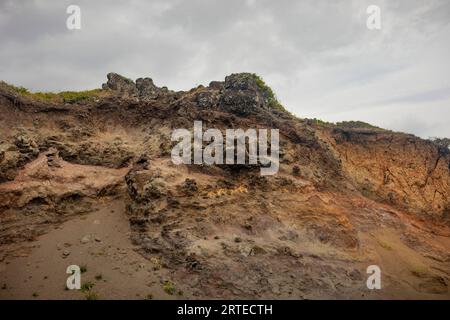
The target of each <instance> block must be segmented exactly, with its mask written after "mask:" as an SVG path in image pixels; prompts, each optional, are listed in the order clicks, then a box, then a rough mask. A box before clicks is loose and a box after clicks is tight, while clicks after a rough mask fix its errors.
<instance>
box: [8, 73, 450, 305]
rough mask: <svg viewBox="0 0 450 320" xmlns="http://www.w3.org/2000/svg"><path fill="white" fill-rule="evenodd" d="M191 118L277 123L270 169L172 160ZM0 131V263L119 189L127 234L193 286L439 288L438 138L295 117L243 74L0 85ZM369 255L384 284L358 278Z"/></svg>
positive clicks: (165, 271)
mask: <svg viewBox="0 0 450 320" xmlns="http://www.w3.org/2000/svg"><path fill="white" fill-rule="evenodd" d="M195 120H201V121H203V125H204V127H205V128H217V129H220V130H221V131H222V132H225V129H229V128H241V129H244V130H245V129H248V128H254V129H272V128H273V129H279V134H280V168H279V171H278V173H277V174H276V175H273V176H265V177H262V176H261V175H260V170H259V167H258V166H257V165H256V166H254V165H253V166H252V165H211V166H208V165H178V166H177V165H174V164H173V163H172V161H171V159H170V152H171V149H172V146H173V143H172V142H171V141H170V136H171V133H172V130H173V129H177V128H186V129H192V127H193V123H194V121H195ZM0 132H1V141H0V182H1V183H0V219H1V222H2V223H1V227H0V246H1V247H2V250H1V253H2V255H1V256H0V260H2V261H4V262H6V261H9V260H10V259H13V258H12V257H13V256H14V255H15V253H16V252H18V251H20V250H22V249H23V247H24V246H26V241H39V239H40V238H39V236H41V235H42V234H46V233H48V232H49V230H50V229H51V226H53V225H61V224H62V223H64V222H65V221H67V220H69V219H72V218H73V217H77V216H79V215H85V214H91V213H92V212H93V211H95V210H96V209H97V208H99V207H100V206H104V205H105V204H108V203H112V202H113V201H115V200H117V199H119V200H120V201H121V202H125V203H126V210H125V211H120V210H119V211H116V212H115V214H120V215H124V216H126V217H127V218H128V220H129V225H130V235H129V240H130V242H131V243H132V244H134V245H135V246H136V250H137V251H138V252H139V253H140V254H141V255H142V256H143V257H145V258H146V259H147V260H146V261H147V264H148V265H150V266H152V268H153V269H152V270H153V271H152V272H154V273H155V274H157V275H158V276H161V277H162V278H163V279H168V280H167V281H170V283H174V284H176V286H177V288H180V289H181V290H182V291H183V292H184V295H185V296H186V297H188V298H224V297H234V298H347V297H349V298H361V297H368V298H379V297H384V298H430V297H431V298H449V297H450V296H449V289H448V286H449V281H450V278H449V277H450V274H449V272H450V271H449V270H450V255H449V252H450V238H449V236H450V220H449V219H450V218H449V208H450V203H449V195H450V168H449V162H450V156H449V154H448V151H447V150H445V149H442V148H439V147H438V146H437V145H435V144H434V143H432V142H430V141H426V140H422V139H419V138H417V137H414V136H411V135H406V134H402V133H394V132H389V131H385V130H381V129H367V128H343V127H337V126H333V125H318V124H315V123H313V122H311V121H308V120H302V119H298V118H295V117H293V116H292V115H290V114H289V113H288V112H286V111H285V110H284V109H283V108H282V107H281V106H280V105H279V104H278V103H277V102H276V99H275V98H274V96H273V93H272V92H271V90H270V88H268V87H267V86H265V85H264V83H263V82H262V81H261V79H259V78H258V77H256V76H254V75H251V74H235V75H231V76H229V77H227V78H226V79H225V81H224V82H219V81H215V82H211V83H210V85H209V86H208V87H203V86H199V87H197V88H195V89H192V90H190V91H187V92H173V91H170V90H168V89H167V88H164V87H163V88H160V87H158V86H156V85H155V84H154V83H153V81H152V80H151V79H150V78H144V79H138V80H137V81H136V82H134V81H131V80H129V79H126V78H123V77H121V76H119V75H117V74H110V75H108V82H107V83H105V84H104V85H103V89H102V90H97V91H95V92H91V93H89V94H86V95H79V94H71V95H70V96H69V98H68V96H67V95H66V96H65V95H53V96H50V97H44V98H43V97H42V96H38V95H36V94H30V93H26V92H25V93H24V92H22V93H20V91H19V92H18V90H17V89H14V88H12V87H10V86H7V85H6V84H3V85H1V86H0ZM111 233H114V230H111ZM31 243H32V242H31ZM372 264H376V265H379V266H380V268H381V270H382V272H383V279H384V280H383V281H384V282H383V290H375V291H373V290H368V289H367V288H366V284H365V283H366V277H367V275H366V268H367V266H369V265H372Z"/></svg>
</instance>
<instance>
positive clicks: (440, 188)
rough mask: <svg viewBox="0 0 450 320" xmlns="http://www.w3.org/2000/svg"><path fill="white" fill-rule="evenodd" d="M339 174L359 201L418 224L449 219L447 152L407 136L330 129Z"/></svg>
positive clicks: (358, 130) (449, 162) (449, 186)
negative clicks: (392, 209)
mask: <svg viewBox="0 0 450 320" xmlns="http://www.w3.org/2000/svg"><path fill="white" fill-rule="evenodd" d="M330 135H331V137H332V144H333V147H334V148H335V149H336V151H337V152H338V153H339V158H340V159H341V160H342V166H343V170H344V171H345V172H346V174H347V175H348V177H350V179H351V181H352V183H353V184H354V185H355V186H356V187H357V189H358V190H359V191H361V193H362V194H363V195H365V196H368V197H370V198H372V199H375V200H377V201H380V202H384V203H388V204H392V205H395V206H397V207H399V208H402V209H404V210H407V211H408V212H411V213H414V214H417V215H420V216H422V217H424V218H433V219H435V220H436V221H444V220H447V221H448V219H449V216H450V202H449V199H450V194H449V191H450V176H449V172H450V166H449V165H450V156H449V154H450V152H449V150H448V149H444V148H440V147H439V146H436V145H435V144H434V143H432V142H430V141H427V140H422V139H418V138H416V137H414V136H412V135H406V134H402V133H392V132H387V131H382V130H381V131H380V130H367V129H347V130H346V129H332V130H331V132H330Z"/></svg>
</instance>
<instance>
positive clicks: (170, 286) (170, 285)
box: [163, 280, 177, 296]
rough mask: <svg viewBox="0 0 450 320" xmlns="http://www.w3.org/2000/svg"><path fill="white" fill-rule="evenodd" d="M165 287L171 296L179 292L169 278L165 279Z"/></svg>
mask: <svg viewBox="0 0 450 320" xmlns="http://www.w3.org/2000/svg"><path fill="white" fill-rule="evenodd" d="M163 289H164V291H165V292H166V293H167V294H170V295H171V296H172V295H174V294H175V293H176V292H177V290H176V288H175V285H174V284H173V282H171V281H169V280H167V281H164V284H163Z"/></svg>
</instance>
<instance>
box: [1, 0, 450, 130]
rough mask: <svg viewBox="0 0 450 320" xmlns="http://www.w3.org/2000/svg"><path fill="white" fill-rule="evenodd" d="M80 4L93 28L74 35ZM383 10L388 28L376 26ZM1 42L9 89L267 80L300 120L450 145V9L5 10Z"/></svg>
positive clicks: (252, 2)
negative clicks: (449, 140)
mask: <svg viewBox="0 0 450 320" xmlns="http://www.w3.org/2000/svg"><path fill="white" fill-rule="evenodd" d="M70 4H76V5H78V6H80V8H81V24H82V25H81V30H68V29H67V27H66V19H67V17H68V16H69V15H68V14H67V13H66V8H67V6H68V5H70ZM372 4H373V5H378V6H379V7H380V8H381V30H369V29H368V28H367V27H366V20H367V17H368V14H367V13H366V9H367V7H368V6H369V5H372ZM0 41H1V47H0V79H1V80H4V81H7V82H9V83H13V84H15V85H21V86H25V87H27V88H30V89H32V90H47V91H58V90H79V89H90V88H97V87H100V86H101V84H102V83H103V82H105V78H106V74H107V73H108V72H111V71H114V72H118V73H120V74H123V75H125V76H127V77H130V78H133V79H136V78H138V77H142V76H149V77H151V78H153V80H154V81H155V83H156V84H157V85H160V86H164V85H165V86H168V87H169V88H170V89H173V90H187V89H190V88H192V87H194V86H196V85H198V84H204V85H207V84H208V83H209V82H210V81H211V80H222V79H223V78H224V77H225V76H226V75H228V74H230V73H234V72H244V71H245V72H255V73H258V74H260V75H261V76H262V77H263V78H264V79H265V80H266V82H267V83H268V84H269V85H270V86H271V87H272V88H273V89H274V90H275V92H276V93H277V96H278V98H279V100H280V101H281V102H282V103H283V104H284V105H285V107H286V108H287V109H288V110H290V111H291V112H293V113H294V114H296V115H298V116H300V117H308V118H314V117H315V118H319V119H323V120H326V121H333V122H335V121H342V120H363V121H367V122H369V123H372V124H375V125H378V126H381V127H384V128H388V129H392V130H396V131H405V132H409V133H414V134H416V135H419V136H422V137H424V138H428V137H433V136H440V137H443V136H447V137H450V121H449V120H450V1H448V0H426V1H425V0H422V1H418V0H386V1H380V0H368V1H366V0H355V1H350V0H346V1H344V0H343V1H336V0H333V1H332V0H327V1H317V0H315V1H301V0H292V1H280V0H270V1H268V0H247V1H243V0H236V1H230V0H220V1H213V0H185V1H181V0H179V1H169V0H161V1H148V0H147V1H144V0H142V1H137V0H128V1H111V0H104V1H103V0H101V1H92V0H71V1H64V0H63V1H61V0H54V1H51V0H23V1H17V0H0Z"/></svg>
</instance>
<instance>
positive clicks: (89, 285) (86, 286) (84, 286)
mask: <svg viewBox="0 0 450 320" xmlns="http://www.w3.org/2000/svg"><path fill="white" fill-rule="evenodd" d="M93 287H94V284H93V283H92V282H89V281H88V282H85V283H83V284H82V285H81V288H80V291H81V292H83V293H86V292H89V291H90V290H91V289H92V288H93Z"/></svg>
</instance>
